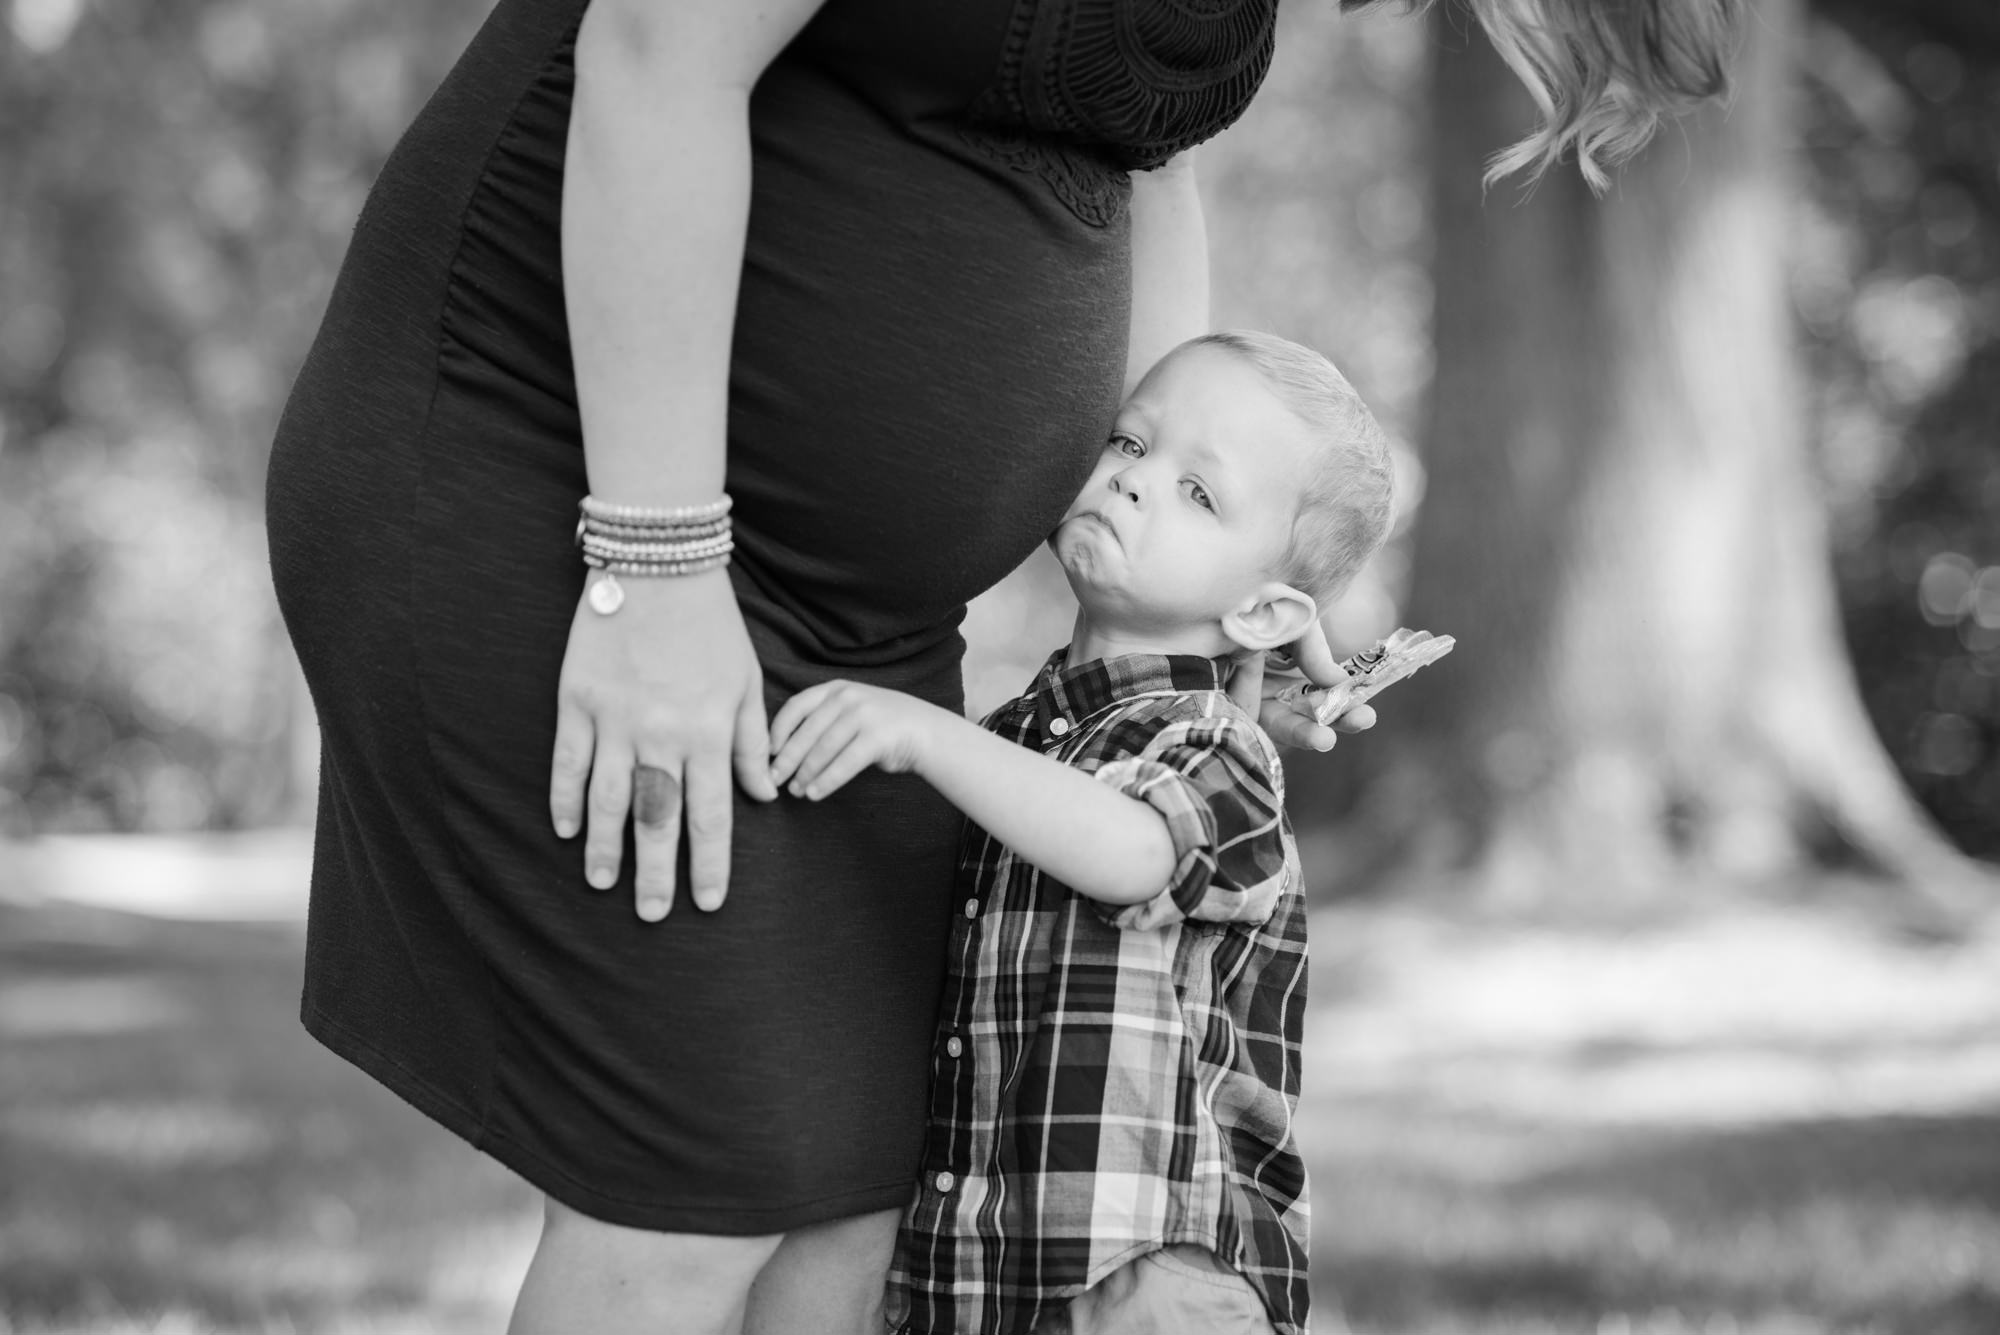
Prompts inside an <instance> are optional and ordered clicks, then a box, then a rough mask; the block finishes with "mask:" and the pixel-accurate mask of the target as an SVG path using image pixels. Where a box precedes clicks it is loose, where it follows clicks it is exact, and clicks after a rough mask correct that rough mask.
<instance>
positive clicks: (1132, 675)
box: [1027, 646, 1231, 738]
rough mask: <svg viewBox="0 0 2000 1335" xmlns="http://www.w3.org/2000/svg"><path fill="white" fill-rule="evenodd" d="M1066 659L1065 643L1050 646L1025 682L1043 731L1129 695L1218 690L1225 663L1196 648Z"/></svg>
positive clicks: (1224, 679) (1066, 726) (1064, 729)
mask: <svg viewBox="0 0 2000 1335" xmlns="http://www.w3.org/2000/svg"><path fill="white" fill-rule="evenodd" d="M1068 660H1069V648H1068V647H1067V646H1064V647H1063V648H1061V649H1058V650H1056V651H1055V653H1053V654H1051V655H1050V656H1049V660H1048V662H1046V663H1044V664H1043V665H1042V670H1041V671H1040V672H1039V673H1037V674H1036V676H1035V684H1034V685H1033V686H1031V687H1029V688H1028V694H1027V700H1028V702H1029V703H1030V705H1031V706H1032V707H1033V709H1034V713H1035V728H1036V730H1037V731H1038V732H1040V733H1041V734H1042V735H1043V736H1044V737H1056V738H1060V737H1062V736H1064V735H1065V734H1067V733H1068V732H1069V731H1070V730H1071V729H1073V728H1075V727H1077V726H1078V725H1080V724H1081V723H1082V722H1083V721H1084V720H1085V719H1087V718H1089V717H1090V716H1091V715H1092V714H1095V713H1097V712H1098V711H1099V710H1102V709H1107V708H1109V707H1110V706H1112V705H1115V704H1117V703H1118V702H1119V701H1121V700H1129V699H1131V698H1132V697H1134V696H1139V695H1154V694H1158V693H1160V692H1163V691H1171V692H1174V693H1186V692H1192V691H1220V690H1222V689H1224V688H1225V687H1226V686H1227V685H1228V683H1229V672H1230V668H1231V663H1230V660H1229V659H1227V658H1204V657H1202V656H1201V655H1200V654H1119V655H1117V656H1116V657H1114V658H1093V659H1091V660H1090V661H1089V662H1087V663H1081V664H1078V665H1077V666H1076V667H1065V666H1064V664H1065V663H1066V662H1068ZM1058 723H1059V726H1058Z"/></svg>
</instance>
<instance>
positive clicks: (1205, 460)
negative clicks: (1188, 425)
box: [1189, 441, 1230, 477]
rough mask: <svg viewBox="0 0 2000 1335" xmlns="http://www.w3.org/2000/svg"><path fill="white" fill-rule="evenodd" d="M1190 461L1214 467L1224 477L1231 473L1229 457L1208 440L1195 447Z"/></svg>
mask: <svg viewBox="0 0 2000 1335" xmlns="http://www.w3.org/2000/svg"><path fill="white" fill-rule="evenodd" d="M1189 462H1190V463H1195V464H1200V465H1202V466H1203V467H1206V468H1212V469H1214V470H1215V471H1216V472H1218V473H1220V474H1222V475H1223V476H1224V477H1228V476H1229V475H1230V468H1229V460H1228V458H1227V457H1225V456H1224V455H1223V454H1222V452H1221V451H1219V450H1217V449H1216V448H1215V446H1213V445H1211V444H1209V443H1208V442H1207V441H1202V442H1201V443H1200V444H1198V445H1196V446H1195V447H1194V455H1193V457H1192V458H1191V459H1190V460H1189Z"/></svg>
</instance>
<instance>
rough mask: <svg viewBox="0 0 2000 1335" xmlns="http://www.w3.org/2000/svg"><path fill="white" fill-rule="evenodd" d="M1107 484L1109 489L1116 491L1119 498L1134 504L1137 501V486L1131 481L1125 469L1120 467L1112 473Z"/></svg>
mask: <svg viewBox="0 0 2000 1335" xmlns="http://www.w3.org/2000/svg"><path fill="white" fill-rule="evenodd" d="M1109 485H1110V487H1111V490H1112V491H1114V492H1116V493H1117V494H1118V496H1119V497H1120V499H1122V500H1128V501H1131V502H1132V503H1133V504H1134V505H1137V504H1138V503H1139V488H1138V486H1137V485H1135V484H1134V483H1133V481H1132V478H1131V475H1130V473H1129V472H1128V471H1127V470H1125V469H1122V468H1121V469H1119V470H1118V471H1117V472H1115V473H1113V474H1112V475H1111V478H1110V484H1109Z"/></svg>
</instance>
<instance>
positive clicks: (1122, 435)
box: [1110, 431, 1146, 459]
mask: <svg viewBox="0 0 2000 1335" xmlns="http://www.w3.org/2000/svg"><path fill="white" fill-rule="evenodd" d="M1110 444H1111V448H1112V449H1114V450H1116V451H1118V452H1119V453H1120V454H1123V455H1127V456H1129V457H1131V458H1134V459H1143V458H1145V457H1146V442H1145V441H1143V440H1140V439H1139V438H1138V437H1137V436H1134V435H1131V434H1130V433H1128V432H1124V431H1114V432H1112V433H1111V441H1110Z"/></svg>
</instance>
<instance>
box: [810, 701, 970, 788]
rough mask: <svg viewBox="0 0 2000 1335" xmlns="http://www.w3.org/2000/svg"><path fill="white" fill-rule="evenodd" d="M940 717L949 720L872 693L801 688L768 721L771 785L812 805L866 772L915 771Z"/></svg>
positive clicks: (929, 707) (926, 706) (916, 704)
mask: <svg viewBox="0 0 2000 1335" xmlns="http://www.w3.org/2000/svg"><path fill="white" fill-rule="evenodd" d="M940 717H942V718H947V719H949V718H955V717H956V715H953V714H949V713H947V712H946V711H944V710H942V709H939V708H938V707H937V706H936V705H933V704H930V703H928V702H926V701H923V700H919V699H917V698H916V697H915V696H913V695H905V694H903V693H902V692H901V691H885V690H883V689H882V688H881V687H879V686H863V685H860V684H859V683H857V682H851V681H825V682H821V683H820V684H819V685H817V686H810V687H807V688H806V689H805V690H803V691H800V692H799V693H798V694H797V695H795V696H793V697H792V698H791V699H789V700H787V701H785V704H784V708H782V709H780V710H779V711H778V714H777V717H776V718H773V719H772V720H771V750H772V752H773V753H774V754H773V755H772V757H771V782H772V783H774V784H776V785H777V786H779V787H780V788H784V789H785V790H786V791H788V792H790V793H791V795H792V796H793V797H804V798H809V799H811V800H813V801H815V802H816V801H818V800H819V799H820V798H822V797H825V796H827V795H828V794H829V793H832V792H835V791H837V790H838V789H839V788H840V787H841V785H843V784H845V783H846V782H847V781H848V780H849V779H851V778H853V777H854V776H855V775H857V774H859V773H860V772H861V771H862V770H864V769H866V768H867V767H868V766H870V765H873V766H875V767H876V768H877V769H881V770H885V771H887V772H888V773H891V774H901V773H904V772H905V771H908V770H913V769H916V768H917V767H918V765H919V764H920V763H921V761H922V758H923V755H924V753H925V750H926V748H928V747H929V746H930V745H931V743H932V740H933V738H934V737H935V735H936V733H937V722H938V719H939V718H940Z"/></svg>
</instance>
